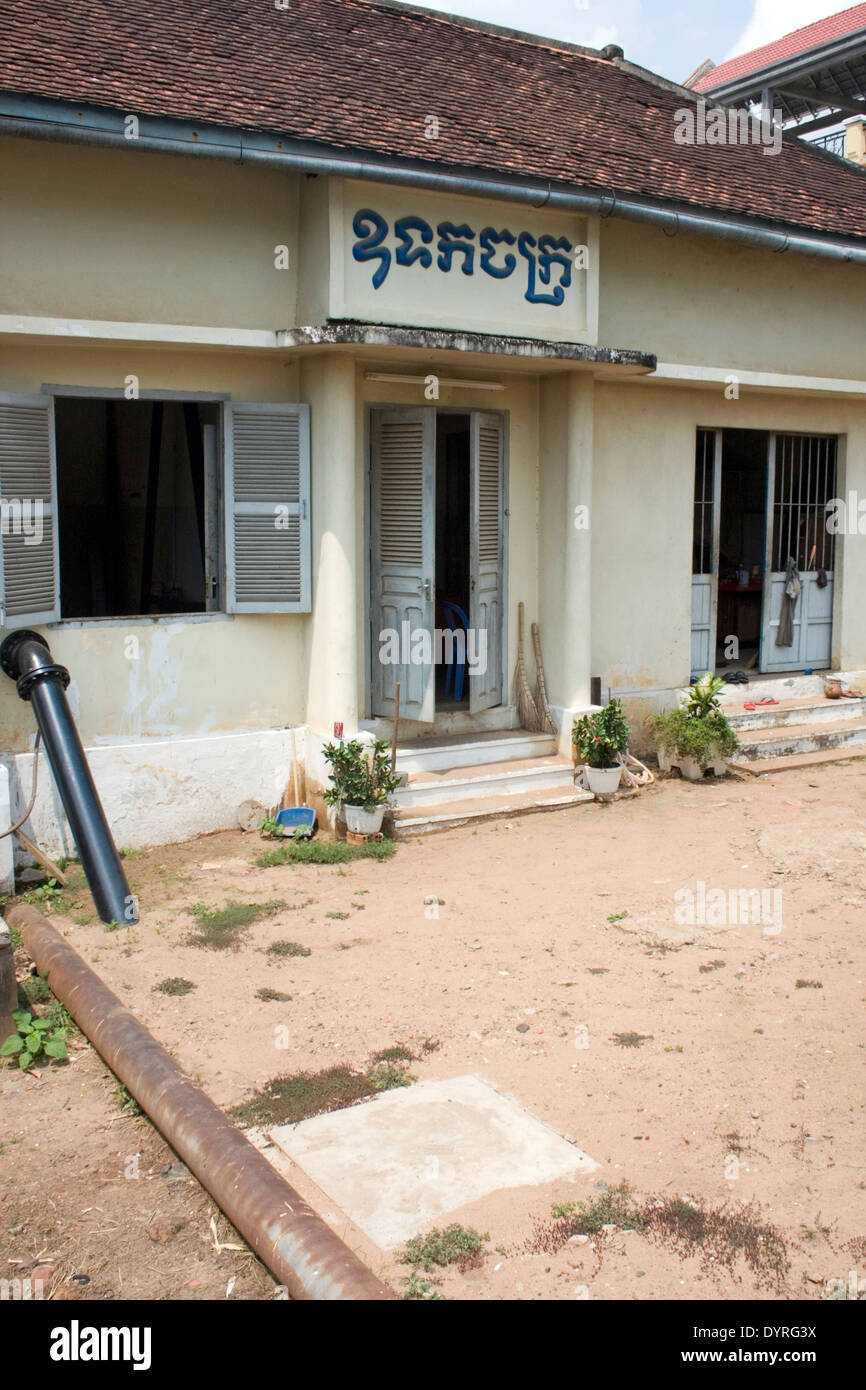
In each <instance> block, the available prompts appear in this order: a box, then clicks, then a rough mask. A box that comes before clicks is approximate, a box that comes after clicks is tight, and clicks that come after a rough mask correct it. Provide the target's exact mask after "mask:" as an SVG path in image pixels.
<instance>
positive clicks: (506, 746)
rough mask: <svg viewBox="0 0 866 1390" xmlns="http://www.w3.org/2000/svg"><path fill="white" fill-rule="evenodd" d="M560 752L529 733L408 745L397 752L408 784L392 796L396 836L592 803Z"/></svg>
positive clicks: (553, 743) (543, 736)
mask: <svg viewBox="0 0 866 1390" xmlns="http://www.w3.org/2000/svg"><path fill="white" fill-rule="evenodd" d="M556 748H557V741H556V739H555V738H554V737H551V736H548V735H546V734H531V733H528V732H527V731H526V730H525V729H515V730H512V731H510V732H509V733H501V732H498V733H491V734H481V735H478V736H476V737H474V738H470V739H457V738H455V739H444V740H441V741H438V742H436V743H435V744H433V743H423V742H419V743H416V744H406V745H405V746H404V747H403V748H400V749H398V751H397V771H398V772H400V773H403V774H405V781H404V784H403V786H401V787H399V788H398V790H397V791H396V792H395V793H394V803H395V805H394V810H393V820H394V833H395V835H396V836H397V837H398V838H403V837H404V836H407V835H419V834H424V833H426V832H429V831H432V830H444V829H448V828H450V827H452V826H455V825H465V824H468V823H469V822H471V821H479V820H489V819H493V818H496V817H499V816H515V815H525V814H527V813H529V812H532V811H545V810H554V809H559V808H562V807H566V806H574V805H579V804H580V803H582V802H584V801H591V800H592V799H593V798H592V795H591V793H589V792H584V791H580V790H578V789H577V788H576V787H575V785H574V766H573V764H572V761H571V759H570V758H565V757H562V756H560V755H559V754H558V753H557V751H556Z"/></svg>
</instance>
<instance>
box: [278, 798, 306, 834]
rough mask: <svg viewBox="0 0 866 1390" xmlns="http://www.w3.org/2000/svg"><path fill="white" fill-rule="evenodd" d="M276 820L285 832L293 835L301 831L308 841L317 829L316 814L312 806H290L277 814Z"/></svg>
mask: <svg viewBox="0 0 866 1390" xmlns="http://www.w3.org/2000/svg"><path fill="white" fill-rule="evenodd" d="M276 820H277V824H278V825H281V826H282V827H283V830H284V831H288V832H289V833H291V831H293V830H299V831H300V832H301V834H302V835H303V836H304V837H305V838H306V839H309V838H310V836H311V835H312V833H313V831H314V830H315V828H316V813H315V811H314V810H313V809H312V807H311V806H289V807H288V809H287V810H285V811H278V812H277V815H276Z"/></svg>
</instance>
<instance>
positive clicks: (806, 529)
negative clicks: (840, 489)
mask: <svg viewBox="0 0 866 1390" xmlns="http://www.w3.org/2000/svg"><path fill="white" fill-rule="evenodd" d="M837 446H838V441H837V440H836V438H835V436H831V435H808V434H778V435H776V470H775V471H776V480H775V488H774V497H773V569H774V570H775V571H777V572H779V571H781V570H784V569H785V567H786V565H787V563H788V557H789V556H791V557H793V559H794V560H795V561H796V564H797V569H798V570H800V571H814V570H819V569H823V570H832V568H833V553H834V540H835V537H834V536H833V535H832V534H831V532H830V531H829V530H828V527H827V503H828V502H829V501H831V499H832V498H834V497H835V496H836V460H837V453H838V447H837Z"/></svg>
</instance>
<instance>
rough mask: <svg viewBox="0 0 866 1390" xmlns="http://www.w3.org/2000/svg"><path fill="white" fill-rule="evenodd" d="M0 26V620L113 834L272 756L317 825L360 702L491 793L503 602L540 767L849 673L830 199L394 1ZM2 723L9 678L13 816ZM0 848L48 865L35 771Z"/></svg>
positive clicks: (838, 178)
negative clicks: (78, 743)
mask: <svg viewBox="0 0 866 1390" xmlns="http://www.w3.org/2000/svg"><path fill="white" fill-rule="evenodd" d="M0 24H2V28H3V32H4V45H3V54H2V59H0V93H2V94H0V159H2V181H0V189H2V195H0V196H2V203H0V216H2V266H0V301H2V302H0V392H2V394H0V485H2V496H3V507H4V512H3V537H2V540H3V564H4V575H5V579H4V585H5V587H4V594H3V602H4V609H3V621H4V624H5V627H6V628H7V629H8V628H14V627H24V626H27V627H34V626H35V627H37V628H38V629H39V630H41V631H43V632H44V633H45V634H46V636H47V637H48V639H49V641H50V644H51V648H52V651H53V652H54V654H55V658H56V660H57V661H59V662H61V663H63V664H64V665H66V666H68V668H69V670H70V672H71V674H72V685H71V687H70V695H71V698H72V699H73V702H74V707H75V710H76V713H77V716H78V719H79V722H80V728H81V732H82V737H83V740H84V742H85V745H86V746H87V748H88V749H89V750H90V753H91V758H92V763H93V767H94V772H95V775H96V778H97V782H98V784H99V787H100V790H101V792H102V795H103V798H104V801H105V804H106V809H107V812H108V815H109V818H110V820H111V822H112V824H113V826H114V828H115V832H116V837H117V840H118V842H119V843H121V844H128V845H136V844H138V845H141V844H155V843H162V842H166V841H169V840H173V839H177V838H183V837H184V836H188V835H191V834H194V833H196V832H199V831H204V830H209V829H216V828H220V827H224V826H228V825H232V824H234V823H235V815H236V810H237V807H238V805H239V803H240V802H242V801H243V800H244V799H246V798H249V797H253V798H256V799H258V800H260V801H262V802H263V803H265V804H268V803H270V804H273V803H274V802H276V801H277V800H278V798H279V796H280V794H281V793H282V791H283V789H284V786H285V783H286V779H287V775H288V768H289V763H290V757H291V731H292V730H294V737H295V743H296V746H297V748H298V750H299V754H300V756H301V757H302V758H303V759H304V762H305V767H306V774H307V783H308V789H309V791H310V793H311V794H314V793H315V791H316V788H317V786H321V784H322V782H323V779H324V775H325V773H324V765H323V761H322V757H321V748H322V745H323V743H324V742H326V741H327V740H328V739H329V738H330V737H332V735H333V731H334V726H335V723H339V724H342V726H343V730H344V732H345V734H346V735H350V734H352V733H353V732H354V731H356V730H357V729H359V728H366V729H371V730H373V731H376V732H383V733H387V732H388V731H389V729H390V727H391V725H390V721H391V720H392V718H393V714H394V695H395V686H396V682H397V681H399V682H400V685H401V741H402V740H403V739H405V738H409V739H411V738H412V737H415V738H423V737H426V738H427V743H428V746H429V744H430V741H431V739H432V742H433V744H435V745H437V746H438V745H441V744H442V736H443V735H447V736H448V738H449V739H450V740H451V741H452V742H451V743H450V744H449V745H448V746H449V747H450V748H451V750H452V753H453V756H454V759H455V760H456V761H457V762H460V761H461V760H462V761H464V762H465V761H467V760H469V761H470V762H471V761H473V759H474V761H476V762H477V761H483V759H482V758H480V757H479V756H478V754H477V752H473V751H472V750H473V749H475V750H477V748H478V743H479V739H480V738H481V736H482V735H483V736H485V737H487V738H488V740H490V741H492V743H494V744H495V742H496V740H495V739H492V740H491V738H490V736H491V735H492V734H495V733H496V732H497V731H499V732H500V733H501V734H502V736H503V738H506V737H507V736H508V735H509V734H511V733H513V730H514V726H515V723H516V715H515V706H514V699H513V689H512V681H513V675H514V670H515V663H516V657H517V611H518V603H520V602H522V603H523V604H524V605H525V610H526V618H527V625H528V624H529V623H530V622H532V621H536V620H537V622H538V623H539V625H540V631H541V637H542V642H543V647H544V658H545V668H546V676H547V686H548V692H549V697H550V700H551V704H552V706H553V707H554V712H555V716H556V719H557V721H558V724H559V727H560V741H561V746H562V747H563V748H566V749H567V748H568V747H569V743H570V726H571V720H572V717H573V715H574V714H575V713H576V712H579V711H581V710H585V709H586V708H587V707H588V706H589V705H590V702H591V698H592V696H593V694H594V693H595V695H596V696H598V695H599V694H600V695H601V696H602V697H603V698H607V696H608V694H615V695H619V696H621V697H622V698H623V700H624V702H625V705H626V708H627V712H628V714H629V716H630V717H631V719H632V720H633V723H634V726H635V743H636V746H637V747H640V746H644V747H645V746H646V735H645V723H646V718H647V717H648V715H649V714H650V713H651V712H652V711H653V710H655V709H658V708H662V707H665V706H666V705H669V704H671V703H672V702H673V701H674V700H675V698H676V690H677V689H678V687H681V686H682V685H683V684H684V683H686V682H688V680H689V678H690V675H691V674H692V673H693V672H696V671H699V670H702V669H704V668H706V667H709V666H713V665H714V664H715V663H716V661H717V660H718V661H724V660H725V659H727V658H728V657H729V656H730V653H731V652H732V651H734V647H732V646H731V644H730V642H729V639H730V638H731V637H733V638H735V639H736V643H738V644H739V648H738V652H737V655H736V658H735V659H737V660H738V661H740V662H742V663H745V662H746V661H747V659H748V658H749V657H750V656H752V655H753V654H757V660H758V661H759V665H760V669H761V670H763V671H764V672H767V673H772V672H776V671H785V672H802V671H804V670H806V669H813V670H820V669H823V668H829V667H833V668H837V669H841V670H844V671H845V672H846V673H847V674H848V675H849V677H850V678H854V679H857V678H858V673H860V676H859V678H860V679H862V678H864V676H866V608H864V604H863V592H864V584H866V547H864V542H863V538H862V536H861V534H860V520H859V510H858V508H859V506H860V503H859V501H858V498H859V497H860V496H866V349H864V340H863V305H864V289H866V179H864V174H863V172H862V171H861V170H859V169H857V168H856V167H854V166H843V165H840V164H839V163H838V161H833V160H831V159H830V158H829V157H828V156H825V155H824V154H822V152H820V151H815V150H813V149H810V148H809V147H808V146H806V145H805V144H804V143H803V142H802V141H800V140H798V139H795V138H792V139H789V138H787V137H786V138H785V139H784V140H783V139H782V138H781V135H780V133H779V131H778V130H776V129H775V128H772V127H761V126H760V125H756V124H754V123H752V124H749V123H748V122H747V123H746V125H745V126H744V125H742V123H741V124H740V125H736V124H735V125H734V126H733V127H732V128H730V129H728V130H727V131H726V132H720V131H719V129H718V128H714V129H713V130H711V129H710V128H709V127H708V126H707V125H706V124H704V125H703V126H702V125H701V120H702V119H703V118H702V116H701V111H700V109H699V107H698V104H697V99H696V97H695V94H694V93H689V92H687V91H686V90H685V89H683V88H680V87H677V86H675V85H674V84H671V83H669V82H666V81H664V80H662V79H660V78H657V77H655V76H653V75H652V74H649V73H646V72H644V71H642V70H641V69H639V68H636V67H634V66H633V65H632V64H630V63H629V62H628V61H626V60H625V59H624V58H623V57H622V55H621V52H620V50H618V49H615V48H610V49H607V50H605V51H604V53H596V52H592V51H588V50H582V49H578V48H574V47H570V46H568V45H565V44H560V43H555V42H553V41H549V40H543V39H535V38H533V37H531V36H527V35H520V34H514V33H511V32H509V31H505V30H498V29H494V28H491V27H489V26H484V25H481V24H477V23H472V22H469V21H465V20H458V19H453V18H449V17H447V16H442V15H440V14H438V13H432V12H429V11H420V10H413V9H412V8H409V7H404V6H397V5H393V4H390V3H370V2H369V0H293V3H292V5H291V6H290V7H289V8H283V7H282V5H281V4H279V3H277V4H273V5H270V6H268V5H266V4H261V5H256V6H248V5H241V4H234V3H225V4H218V5H213V6H210V7H208V8H207V9H206V10H203V9H202V7H201V6H200V5H199V4H197V3H193V0H173V2H172V4H171V5H162V4H159V5H154V4H152V3H144V0H128V3H126V4H124V5H123V6H121V7H118V6H112V5H109V4H108V3H105V0H81V3H78V4H76V5H75V6H64V7H62V8H61V9H60V10H59V11H56V12H52V15H51V19H50V24H49V23H47V22H44V21H43V20H42V19H40V18H39V16H38V15H37V13H36V12H34V10H33V7H32V6H31V5H29V4H27V3H26V2H25V0H0ZM720 135H724V137H725V138H724V139H720V138H719V136H720ZM722 463H723V464H724V468H723V467H722ZM834 499H845V502H846V506H847V507H848V511H847V514H846V516H847V519H846V520H845V522H844V525H843V526H842V528H841V530H840V531H839V534H834V533H833V532H832V531H831V530H829V529H828V528H827V526H826V525H825V513H826V511H827V504H828V503H831V504H832V503H833V501H834ZM849 504H850V505H849ZM852 506H853V510H852ZM831 510H832V508H831ZM836 513H838V508H837V509H836V512H835V513H834V515H835V514H836ZM863 527H864V529H866V522H863ZM852 528H853V529H852ZM789 554H790V555H792V556H793V557H794V558H795V560H796V562H797V565H798V568H799V570H800V573H801V576H802V579H803V585H804V592H803V597H802V602H801V605H800V608H799V610H798V613H797V617H796V622H795V629H794V641H793V643H792V644H791V646H790V647H788V648H784V649H783V648H779V647H778V646H777V645H775V644H774V636H775V633H776V631H777V628H778V618H779V607H780V603H781V594H782V588H783V584H784V572H785V566H786V563H787V560H788V557H789ZM744 568H745V569H746V570H747V572H748V583H747V584H745V585H739V586H736V587H737V592H735V593H734V594H733V596H731V593H730V590H729V589H728V588H726V587H725V586H726V585H728V584H730V581H731V578H732V576H734V575H735V574H736V572H737V571H738V570H742V569H744ZM825 581H826V582H825ZM720 585H721V589H720ZM448 605H450V606H448ZM720 610H721V613H720V615H719V611H720ZM461 613H462V614H463V615H465V621H466V625H467V627H468V628H469V629H470V641H469V645H468V654H469V656H471V657H472V664H471V666H470V669H469V670H468V672H465V673H464V675H465V680H464V682H463V688H462V690H460V691H459V692H458V687H459V685H460V680H459V676H460V672H459V670H457V669H451V670H449V669H448V664H447V651H446V649H445V647H444V646H443V651H442V656H443V661H442V662H440V663H439V664H438V665H437V663H436V660H435V658H436V656H437V650H436V645H437V644H436V642H435V641H434V640H433V639H434V637H435V635H436V632H437V630H447V629H449V624H451V623H456V625H457V626H458V627H459V626H461V624H462V622H463V618H462V617H461ZM717 615H719V616H717ZM419 634H420V635H421V640H419ZM425 634H426V636H425ZM407 638H408V644H407ZM395 643H396V645H395ZM736 643H735V644H734V645H735V646H736ZM530 664H531V657H530ZM594 681H595V682H596V684H595V685H594ZM458 695H459V698H458ZM32 732H33V725H32V716H31V714H30V711H29V709H28V708H27V706H26V705H25V704H23V703H22V702H21V701H20V700H18V699H17V697H16V693H15V689H14V686H13V685H12V684H11V682H8V681H4V682H3V684H2V687H0V747H2V749H3V750H4V759H5V762H6V765H7V767H8V770H9V774H10V785H11V789H12V799H13V805H14V806H19V807H23V806H24V805H26V801H27V796H28V795H29V787H30V783H31V777H32V755H31V752H30V749H31V746H32ZM513 747H514V745H512V751H513ZM467 749H468V750H469V751H468V752H467ZM32 825H33V829H34V834H35V835H37V836H38V838H39V839H40V840H41V841H42V843H43V844H44V846H45V847H46V848H49V849H54V850H57V849H58V848H60V847H61V845H64V844H65V846H66V848H67V849H68V848H69V845H68V832H67V831H66V830H65V829H64V826H63V823H62V816H61V815H60V814H59V811H58V808H57V806H56V805H55V804H54V797H53V792H52V788H51V786H50V782H49V779H48V778H47V777H46V778H44V779H43V781H42V783H41V787H40V794H39V800H38V802H37V806H36V810H35V812H34V816H33V820H32Z"/></svg>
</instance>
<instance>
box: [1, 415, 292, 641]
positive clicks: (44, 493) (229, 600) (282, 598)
mask: <svg viewBox="0 0 866 1390" xmlns="http://www.w3.org/2000/svg"><path fill="white" fill-rule="evenodd" d="M0 489H2V523H3V524H2V537H0V551H2V554H0V561H2V570H0V598H2V601H3V610H2V614H0V617H2V622H3V625H4V626H6V625H9V624H14V625H16V626H23V625H24V624H25V623H29V624H35V623H40V622H50V621H56V620H57V619H59V618H68V619H73V618H77V619H87V618H106V617H107V618H119V617H137V616H152V615H156V614H166V613H206V612H220V611H227V612H248V613H274V612H308V611H309V609H310V601H311V597H310V596H311V583H310V524H309V415H308V409H307V407H306V406H303V405H300V406H299V405H277V404H274V405H258V404H250V405H246V404H237V405H228V404H226V405H223V404H221V403H219V402H214V401H196V400H178V399H171V400H151V399H147V400H135V401H128V400H125V399H122V398H117V397H113V396H112V397H110V398H106V397H97V396H84V395H78V394H76V395H67V396H64V395H58V396H57V398H56V399H54V398H52V397H49V396H30V397H24V396H9V395H0Z"/></svg>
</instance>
